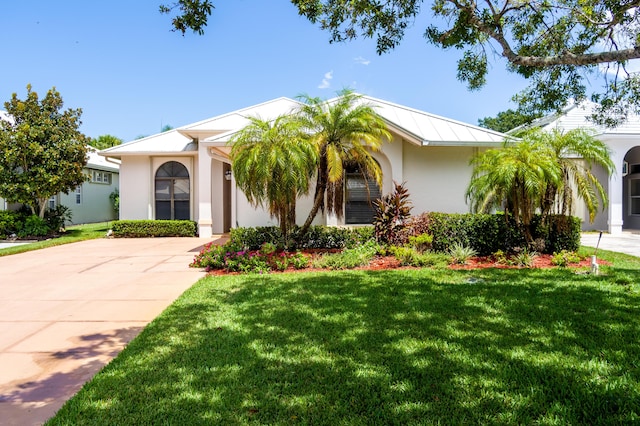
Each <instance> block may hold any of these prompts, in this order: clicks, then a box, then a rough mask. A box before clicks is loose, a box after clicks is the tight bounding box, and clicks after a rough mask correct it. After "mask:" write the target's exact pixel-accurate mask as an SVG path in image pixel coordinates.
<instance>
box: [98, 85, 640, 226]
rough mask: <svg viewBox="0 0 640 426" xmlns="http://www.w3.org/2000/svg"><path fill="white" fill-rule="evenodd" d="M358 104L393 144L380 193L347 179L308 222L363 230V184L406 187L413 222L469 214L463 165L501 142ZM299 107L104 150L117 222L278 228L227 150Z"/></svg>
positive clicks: (464, 128)
mask: <svg viewBox="0 0 640 426" xmlns="http://www.w3.org/2000/svg"><path fill="white" fill-rule="evenodd" d="M363 100H364V101H365V102H367V103H369V104H370V105H372V106H374V107H375V109H376V112H377V113H378V114H379V115H380V116H381V117H382V118H383V119H384V120H385V121H386V123H387V125H388V129H389V131H390V133H391V135H392V138H391V140H390V141H384V143H383V146H382V149H381V151H380V152H376V153H373V157H374V158H375V159H376V160H377V162H378V163H379V164H380V166H381V169H382V172H383V185H382V188H377V187H375V186H376V185H375V184H373V185H372V184H371V183H368V182H367V181H365V180H363V179H362V178H361V177H360V176H359V175H358V174H357V173H353V174H349V173H347V176H346V188H345V189H346V190H345V211H344V217H343V218H341V219H338V218H337V217H334V216H330V215H326V214H325V215H321V214H319V215H318V216H317V217H316V221H315V223H316V224H326V225H338V226H339V225H358V224H365V223H370V221H371V214H370V204H369V202H368V200H367V199H366V196H365V194H366V193H367V191H366V187H367V185H368V186H369V192H370V194H372V196H373V197H375V195H376V194H386V193H389V192H391V191H392V189H393V182H394V181H395V182H406V187H407V188H408V190H409V194H410V199H411V201H412V202H413V206H414V207H413V211H412V212H413V213H414V214H418V213H421V212H426V211H440V212H449V213H466V212H468V211H469V206H468V204H467V200H466V199H465V193H466V189H467V186H468V184H469V182H470V178H471V173H472V170H471V167H470V166H469V160H470V159H471V158H472V156H473V155H474V154H476V153H477V152H479V151H481V150H483V149H487V148H493V147H500V146H502V143H503V141H504V140H505V135H504V134H502V133H499V132H495V131H492V130H488V129H484V128H481V127H478V126H474V125H471V124H467V123H463V122H460V121H456V120H452V119H448V118H445V117H440V116H437V115H433V114H429V113H426V112H424V111H419V110H416V109H412V108H409V107H406V106H402V105H398V104H394V103H391V102H388V101H384V100H381V99H376V98H372V97H369V96H364V97H363ZM298 106H299V103H298V102H297V101H295V100H292V99H288V98H278V99H274V100H272V101H268V102H265V103H262V104H259V105H255V106H251V107H248V108H244V109H241V110H238V111H233V112H230V113H228V114H223V115H220V116H217V117H213V118H209V119H206V120H202V121H198V122H196V123H193V124H188V125H186V126H182V127H179V128H176V129H173V130H170V131H167V132H163V133H160V134H157V135H153V136H149V137H146V138H143V139H139V140H135V141H131V142H128V143H125V144H122V145H119V146H116V147H112V148H108V149H106V150H104V151H101V152H100V154H101V155H103V156H105V157H108V158H114V159H117V160H120V161H121V166H120V179H121V189H120V218H121V219H191V220H194V221H196V222H197V224H198V231H199V235H200V237H204V238H208V237H210V236H211V235H212V234H218V233H223V232H227V231H229V230H230V229H231V228H232V227H249V226H264V225H276V222H275V220H274V219H272V218H270V217H269V214H268V213H267V212H266V211H264V210H262V209H259V208H258V209H256V208H254V207H253V206H251V205H250V204H249V203H248V201H247V199H246V196H245V195H244V194H243V193H242V191H240V189H239V188H237V187H236V185H235V181H234V177H233V171H232V168H231V160H230V159H229V152H230V147H229V146H228V142H229V141H230V139H231V138H232V137H233V135H234V134H235V133H237V132H238V131H239V130H241V129H242V128H243V127H244V126H246V125H247V124H248V123H249V120H248V118H247V117H256V116H257V117H260V118H261V119H271V118H275V117H277V116H279V115H282V114H286V113H289V112H291V111H292V110H293V109H295V108H296V107H298ZM638 127H639V130H640V124H638ZM613 179H615V178H613ZM311 193H313V190H312V191H311ZM614 202H615V201H614ZM311 205H312V199H311V196H308V197H305V198H304V199H302V200H300V201H299V203H298V204H297V210H296V212H297V219H298V222H299V223H301V222H302V221H304V220H305V219H306V216H307V214H308V212H309V211H310V210H311ZM610 210H611V208H610ZM578 214H579V215H581V216H582V217H588V216H586V213H585V212H578ZM618 222H620V225H621V222H622V219H620V220H619V221H617V220H614V221H613V222H612V223H613V225H614V226H613V227H612V228H611V230H612V231H616V230H617V231H619V230H620V229H621V227H620V226H618V228H616V225H617V224H618ZM585 224H586V225H588V220H585Z"/></svg>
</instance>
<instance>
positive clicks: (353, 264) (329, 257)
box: [313, 241, 380, 269]
mask: <svg viewBox="0 0 640 426" xmlns="http://www.w3.org/2000/svg"><path fill="white" fill-rule="evenodd" d="M379 250H380V246H379V245H378V244H377V243H376V242H375V241H369V242H367V243H365V244H363V245H361V246H358V247H354V248H350V249H344V250H343V251H342V252H340V253H333V254H325V255H323V256H320V257H319V258H317V259H315V260H314V262H313V266H314V267H316V268H329V269H353V268H357V267H358V266H364V265H367V264H368V263H369V262H370V261H371V259H373V258H374V256H375V255H376V254H377V253H378V251H379Z"/></svg>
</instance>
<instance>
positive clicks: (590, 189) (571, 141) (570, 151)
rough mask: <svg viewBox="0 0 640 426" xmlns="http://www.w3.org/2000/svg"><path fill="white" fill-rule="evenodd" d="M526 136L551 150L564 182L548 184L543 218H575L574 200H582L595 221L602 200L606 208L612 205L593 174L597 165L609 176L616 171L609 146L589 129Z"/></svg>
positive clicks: (555, 130)
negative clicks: (571, 216)
mask: <svg viewBox="0 0 640 426" xmlns="http://www.w3.org/2000/svg"><path fill="white" fill-rule="evenodd" d="M525 137H526V138H527V139H529V140H533V141H536V143H539V144H541V145H544V146H547V147H549V148H550V150H551V151H552V153H553V157H554V159H555V161H556V162H557V163H558V166H559V168H560V177H561V179H560V181H559V182H553V181H552V182H549V183H548V184H547V187H546V190H545V194H544V198H543V200H542V205H541V211H542V213H543V215H547V214H562V215H571V214H572V213H573V201H574V198H578V199H580V200H582V201H583V202H584V203H585V206H586V207H587V210H588V211H589V220H590V221H591V222H593V220H594V218H595V216H596V213H597V212H598V207H599V206H600V204H601V203H600V201H602V208H603V209H604V208H605V207H606V206H607V204H608V199H607V191H605V189H604V188H603V187H602V184H601V183H600V181H598V178H597V177H596V176H595V175H594V174H593V172H592V170H593V166H596V165H597V166H600V167H602V168H603V169H604V171H605V172H606V173H607V174H608V175H609V176H610V175H611V174H612V173H613V171H614V170H615V166H614V164H613V162H612V161H611V156H610V155H611V154H610V150H609V148H608V147H607V145H606V144H605V143H603V142H602V141H600V140H598V139H596V138H595V137H594V136H593V133H592V132H590V131H589V130H587V129H574V130H570V131H567V132H563V131H561V130H558V129H553V130H551V131H548V132H547V131H543V130H541V129H534V130H532V131H530V132H529V133H528V134H526V136H525Z"/></svg>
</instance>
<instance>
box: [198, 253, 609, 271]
mask: <svg viewBox="0 0 640 426" xmlns="http://www.w3.org/2000/svg"><path fill="white" fill-rule="evenodd" d="M305 254H307V255H309V256H311V257H312V258H313V257H314V256H319V255H320V254H321V251H320V250H314V251H309V252H306V251H305ZM551 258H552V256H551V255H550V254H539V255H536V256H535V258H534V261H533V266H532V268H538V269H544V268H557V266H556V265H554V264H552V263H551ZM598 264H599V265H610V264H611V263H610V262H607V261H604V260H601V259H598ZM569 267H571V268H590V267H591V258H586V259H584V260H582V261H580V262H579V263H572V264H570V265H569ZM487 268H499V269H521V267H520V266H517V265H506V264H504V263H498V262H496V261H495V259H494V258H493V257H492V256H478V257H473V258H471V259H470V260H469V261H467V263H466V264H464V265H458V264H456V265H449V269H456V270H458V269H462V270H475V269H487ZM387 269H417V268H415V267H412V266H401V265H400V262H399V261H398V259H396V258H395V257H394V256H378V257H376V258H374V259H373V260H372V261H371V262H370V263H369V265H367V266H360V267H358V268H355V270H359V271H380V270H387ZM323 270H325V269H320V268H305V269H293V268H289V269H287V270H286V271H282V272H287V273H291V272H319V271H323ZM270 273H272V274H274V273H275V274H277V273H281V272H280V271H272V272H270ZM209 274H210V275H236V274H239V272H226V271H224V270H212V271H210V272H209Z"/></svg>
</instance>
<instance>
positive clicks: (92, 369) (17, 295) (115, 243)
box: [0, 238, 208, 426]
mask: <svg viewBox="0 0 640 426" xmlns="http://www.w3.org/2000/svg"><path fill="white" fill-rule="evenodd" d="M206 242H208V241H206V240H203V239H198V238H148V239H147V238H145V239H98V240H91V241H85V242H80V243H74V244H67V245H63V246H58V247H51V248H47V249H44V250H36V251H32V252H28V253H21V254H16V255H12V256H5V257H0V330H1V332H0V424H2V425H21V426H22V425H38V424H42V423H43V422H44V421H45V420H46V419H48V418H49V417H51V416H52V415H53V414H55V412H56V411H57V410H58V409H59V408H60V407H61V406H62V404H63V403H64V402H65V401H66V400H67V399H69V398H70V397H71V396H73V395H74V394H75V393H76V392H77V391H78V390H79V389H80V388H81V387H82V385H83V384H84V383H85V382H86V381H87V380H89V379H90V378H91V377H93V375H94V374H95V373H97V372H98V371H99V370H100V369H101V368H102V367H103V366H104V365H105V364H107V363H108V362H109V361H110V360H111V359H112V358H113V357H115V356H116V355H117V354H118V353H119V352H120V351H121V350H122V349H123V348H124V346H126V344H127V343H128V342H129V341H131V340H132V339H133V338H134V337H135V336H137V335H138V333H139V332H140V331H141V330H142V329H143V328H144V327H145V326H146V325H147V324H148V323H149V322H150V321H151V320H153V319H154V318H155V317H156V316H158V315H159V314H160V313H161V312H162V311H163V310H164V309H165V308H166V307H167V306H168V305H169V304H171V303H172V302H173V301H174V300H175V299H176V298H177V297H178V296H179V295H180V294H182V293H183V292H184V291H185V290H186V289H187V288H189V287H190V286H191V285H192V284H193V283H195V282H196V281H197V280H198V279H199V278H201V277H202V276H204V272H202V271H201V270H197V269H190V268H189V267H188V265H189V263H190V262H191V260H192V259H193V256H194V255H195V254H196V253H197V252H198V251H199V250H200V248H201V246H202V245H203V244H204V243H206Z"/></svg>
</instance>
